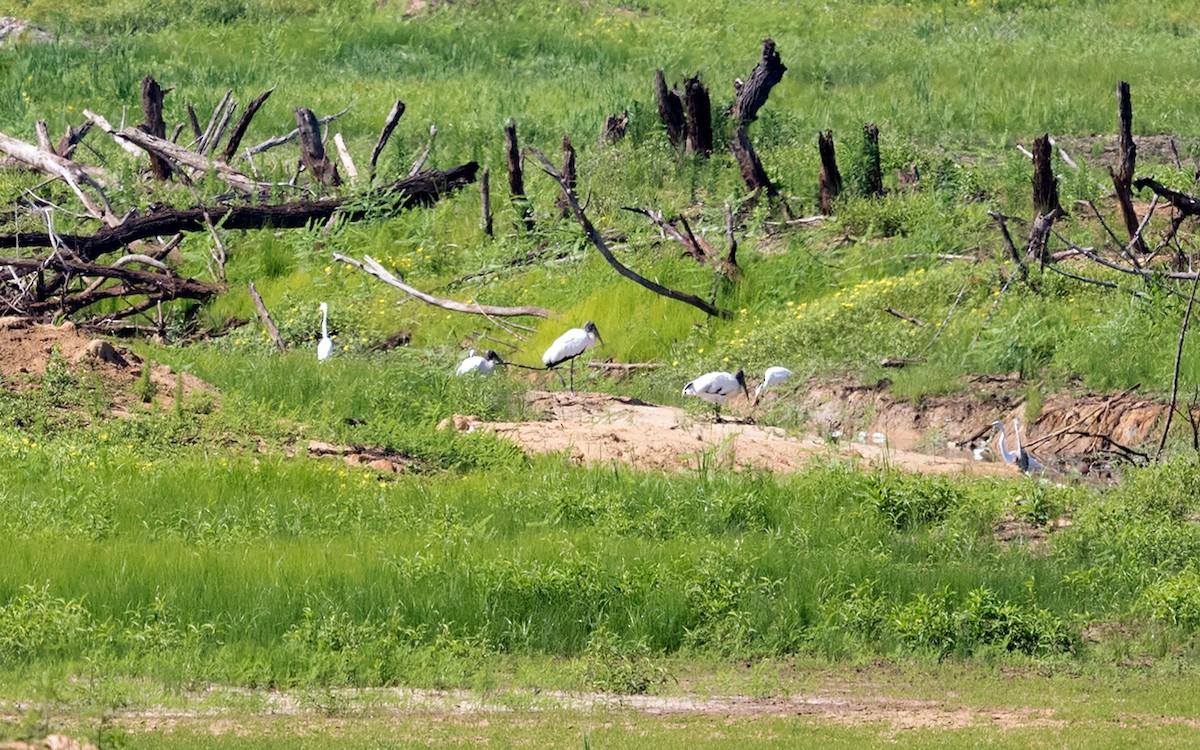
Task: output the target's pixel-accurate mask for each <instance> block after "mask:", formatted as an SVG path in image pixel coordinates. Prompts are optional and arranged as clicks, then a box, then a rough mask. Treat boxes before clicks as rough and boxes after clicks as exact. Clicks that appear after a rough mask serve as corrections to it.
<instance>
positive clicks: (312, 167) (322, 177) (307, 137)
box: [296, 107, 342, 187]
mask: <svg viewBox="0 0 1200 750" xmlns="http://www.w3.org/2000/svg"><path fill="white" fill-rule="evenodd" d="M296 129H297V131H299V134H300V163H301V164H303V165H304V168H305V169H307V170H308V172H309V174H311V175H312V176H313V179H314V180H316V181H317V182H319V183H321V184H322V185H329V186H331V187H337V186H338V185H341V184H342V178H341V176H340V175H339V174H338V171H337V164H334V163H333V162H331V161H330V160H329V159H328V157H326V156H325V145H324V144H323V143H321V126H320V124H318V123H317V116H316V115H314V114H313V112H312V110H311V109H309V108H307V107H297V108H296Z"/></svg>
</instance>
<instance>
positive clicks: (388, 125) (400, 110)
mask: <svg viewBox="0 0 1200 750" xmlns="http://www.w3.org/2000/svg"><path fill="white" fill-rule="evenodd" d="M403 114H404V102H402V101H400V100H399V99H397V100H396V103H395V104H393V105H392V109H391V111H390V112H388V116H387V117H386V118H385V119H384V121H383V129H382V130H381V131H380V132H379V140H378V141H376V142H375V148H373V149H371V182H374V181H375V165H376V163H377V162H378V161H379V154H380V153H382V152H383V147H384V146H386V145H387V142H388V139H389V138H391V137H392V131H393V130H395V129H396V124H397V123H398V122H400V117H401V116H402V115H403Z"/></svg>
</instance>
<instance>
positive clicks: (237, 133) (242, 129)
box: [222, 87, 275, 162]
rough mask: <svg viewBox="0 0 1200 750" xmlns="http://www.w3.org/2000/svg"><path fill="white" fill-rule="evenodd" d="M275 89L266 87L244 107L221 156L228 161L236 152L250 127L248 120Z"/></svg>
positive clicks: (252, 117)
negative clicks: (244, 109)
mask: <svg viewBox="0 0 1200 750" xmlns="http://www.w3.org/2000/svg"><path fill="white" fill-rule="evenodd" d="M273 91H275V89H274V87H272V88H269V89H267V90H266V91H264V92H262V93H261V94H259V95H258V96H257V97H256V98H255V99H254V100H253V101H252V102H250V104H249V105H248V106H247V107H246V111H245V112H243V113H242V116H241V117H240V118H238V121H237V124H236V125H234V126H233V132H232V133H230V134H229V142H228V143H226V144H225V150H224V151H223V152H222V158H223V160H224V161H226V162H228V161H229V160H230V159H232V158H233V157H234V155H235V154H237V150H238V146H240V145H242V138H244V137H245V136H246V128H248V127H250V121H251V120H252V119H254V115H255V114H257V113H258V110H259V108H260V107H262V105H263V103H264V102H266V101H267V97H269V96H271V93H272V92H273Z"/></svg>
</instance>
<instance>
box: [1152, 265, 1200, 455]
mask: <svg viewBox="0 0 1200 750" xmlns="http://www.w3.org/2000/svg"><path fill="white" fill-rule="evenodd" d="M1197 284H1200V276H1197V277H1196V278H1195V279H1193V280H1192V292H1191V294H1189V295H1188V303H1187V310H1185V311H1184V313H1183V322H1182V323H1180V324H1179V340H1178V342H1177V343H1176V345H1175V368H1174V374H1173V375H1172V377H1171V403H1170V405H1169V406H1168V407H1167V423H1166V424H1165V425H1163V432H1162V438H1161V439H1160V440H1159V441H1158V451H1156V452H1155V454H1154V460H1155V461H1157V460H1158V459H1159V457H1160V456H1162V452H1163V449H1164V448H1166V447H1167V435H1169V434H1170V432H1171V418H1172V417H1173V416H1174V415H1175V404H1176V403H1177V401H1178V399H1179V369H1180V364H1181V363H1182V362H1183V341H1184V339H1185V338H1187V329H1188V323H1190V322H1191V320H1192V305H1194V304H1195V302H1196V287H1197Z"/></svg>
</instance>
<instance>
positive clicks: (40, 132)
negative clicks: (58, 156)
mask: <svg viewBox="0 0 1200 750" xmlns="http://www.w3.org/2000/svg"><path fill="white" fill-rule="evenodd" d="M33 131H34V132H35V133H36V134H37V142H38V148H40V149H41V150H43V151H50V152H54V153H57V152H55V151H54V147H53V146H51V145H50V128H49V127H47V125H46V121H45V120H38V121H37V122H35V123H34V124H33Z"/></svg>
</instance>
